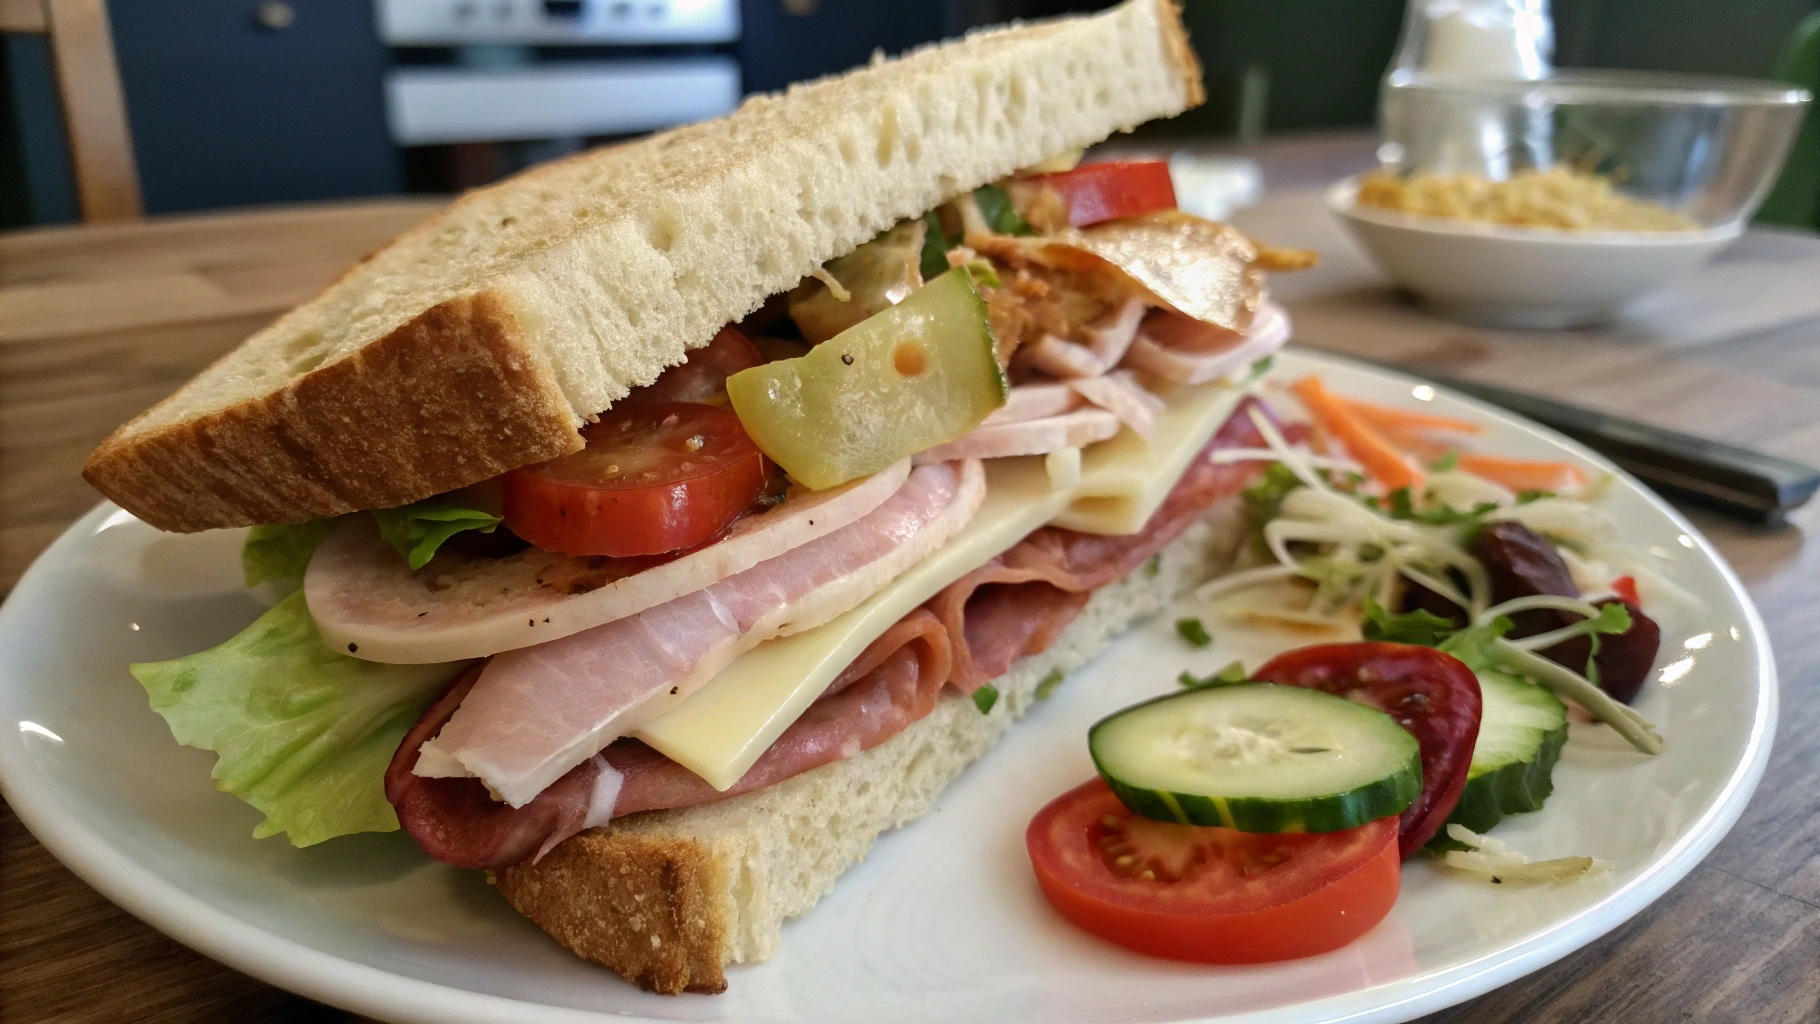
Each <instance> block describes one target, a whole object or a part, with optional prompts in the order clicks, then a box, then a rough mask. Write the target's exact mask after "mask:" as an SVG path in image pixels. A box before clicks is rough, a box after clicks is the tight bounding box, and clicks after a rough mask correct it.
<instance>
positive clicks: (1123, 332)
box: [1014, 297, 1147, 380]
mask: <svg viewBox="0 0 1820 1024" xmlns="http://www.w3.org/2000/svg"><path fill="white" fill-rule="evenodd" d="M1146 308H1147V307H1146V306H1145V304H1144V300H1143V299H1141V298H1136V297H1133V298H1129V299H1126V300H1125V303H1124V304H1123V305H1121V306H1120V307H1119V308H1118V311H1117V312H1115V313H1113V314H1112V315H1111V316H1109V317H1105V318H1104V319H1101V320H1099V321H1096V322H1095V323H1093V324H1090V325H1088V326H1086V327H1083V328H1081V342H1079V343H1076V342H1072V341H1069V340H1067V339H1065V338H1058V337H1056V336H1055V335H1053V334H1045V335H1043V336H1042V337H1041V338H1039V339H1037V341H1036V342H1035V343H1034V344H1030V345H1025V346H1024V347H1022V348H1020V349H1018V350H1017V355H1016V356H1015V357H1014V358H1015V359H1016V360H1017V362H1018V365H1020V366H1022V367H1024V368H1025V369H1030V370H1038V371H1041V372H1043V373H1046V374H1048V375H1049V376H1051V377H1060V378H1062V379H1063V380H1077V379H1081V378H1086V377H1098V376H1100V375H1101V374H1103V373H1105V372H1106V371H1108V370H1110V369H1112V368H1113V367H1114V366H1117V365H1118V364H1119V360H1121V359H1123V358H1124V357H1125V352H1126V350H1127V349H1129V348H1130V347H1131V343H1132V341H1133V339H1135V338H1136V337H1137V333H1138V327H1139V325H1140V324H1142V323H1143V321H1144V310H1145V309H1146Z"/></svg>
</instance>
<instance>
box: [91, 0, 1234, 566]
mask: <svg viewBox="0 0 1820 1024" xmlns="http://www.w3.org/2000/svg"><path fill="white" fill-rule="evenodd" d="M1201 98H1202V92H1201V84H1200V68H1199V66H1198V65H1197V64H1196V62H1195V59H1194V55H1193V52H1192V51H1191V50H1190V49H1189V48H1188V43H1187V39H1186V37H1185V35H1184V34H1183V31H1182V26H1181V22H1180V20H1179V19H1178V17H1177V13H1176V10H1175V7H1174V5H1173V3H1172V2H1171V0H1128V2H1126V3H1125V4H1123V5H1121V6H1119V7H1116V8H1114V9H1112V10H1110V11H1108V12H1106V13H1104V14H1100V15H1095V16H1093V17H1086V18H1071V19H1061V20H1056V21H1050V22H1043V23H1037V24H1030V25H1024V26H1019V27H1012V28H1007V29H1002V30H998V31H993V32H983V33H978V34H975V35H973V36H970V37H968V38H967V39H965V40H960V41H956V42H951V43H946V44H942V45H939V46H932V47H928V48H925V49H922V50H918V51H916V52H913V53H911V54H908V55H906V56H904V57H903V58H901V59H899V60H895V61H880V62H875V63H874V64H873V65H872V66H871V67H867V68H862V69H858V70H855V71H852V72H849V73H847V74H845V75H841V76H838V77H833V78H828V79H823V80H821V81H818V82H812V83H809V84H806V85H802V86H797V87H794V88H792V89H790V90H789V91H788V92H786V93H780V94H776V95H769V96H757V97H753V98H751V99H749V100H747V101H746V102H745V103H744V104H743V105H742V106H741V107H740V108H739V110H738V111H737V112H735V113H734V114H732V115H730V116H728V117H725V118H721V119H719V120H715V121H709V122H704V123H702V124H697V125H692V126H689V127H685V128H680V129H677V130H675V131H670V132H665V133H663V134H660V135H655V136H652V137H650V138H647V139H644V140H642V141H639V142H635V143H631V144H627V145H620V146H613V147H608V148H604V149H600V150H596V151H593V152H590V153H585V154H582V155H580V156H577V157H574V158H571V159H568V160H563V161H560V162H557V163H554V164H550V165H546V166H543V167H539V168H535V169H533V170H531V171H529V172H527V173H524V174H520V175H518V176H516V177H514V178H511V179H509V180H507V181H505V182H502V183H500V184H498V185H495V186H493V187H490V188H486V189H482V190H480V191H477V192H473V193H470V194H469V195H466V196H464V197H462V198H461V199H460V200H459V201H457V202H456V203H455V204H454V205H452V206H451V207H449V208H448V210H446V211H445V212H443V213H441V214H439V215H438V216H436V217H434V218H432V219H431V220H430V221H428V222H426V223H424V224H423V225H421V226H419V227H417V228H415V229H413V230H411V231H410V232H408V233H406V234H405V235H403V236H402V237H400V238H399V239H397V240H396V241H394V242H393V243H392V244H391V245H390V246H388V247H386V248H385V249H382V250H380V251H379V252H378V253H375V254H374V255H373V256H371V257H369V258H368V259H367V260H366V261H365V262H363V263H361V264H360V265H359V266H356V267H355V268H353V269H352V270H350V271H348V272H347V274H345V275H343V276H342V278H341V279H340V280H339V281H337V282H336V283H335V284H333V285H332V286H330V287H329V289H328V290H327V291H325V292H323V293H322V294H321V295H319V296H317V297H316V298H314V299H312V300H310V301H309V302H307V303H305V304H303V305H302V306H299V307H297V308H296V309H294V310H292V311H291V312H290V313H288V314H286V315H285V316H283V317H281V318H280V319H279V320H278V321H277V322H276V323H274V324H272V325H271V326H269V327H267V328H265V329H264V330H262V331H260V332H259V333H257V334H255V335H253V337H251V338H249V339H248V340H247V341H246V342H245V343H244V344H242V345H241V346H240V347H239V348H238V349H236V350H235V351H234V352H232V353H230V354H229V355H227V356H226V357H224V358H223V359H221V360H220V361H219V362H217V363H215V364H214V365H213V366H211V367H209V368H208V369H207V370H205V371H203V373H202V374H201V375H199V376H198V377H197V378H196V379H195V380H193V381H191V382H190V383H189V384H187V385H185V386H184V387H183V388H182V389H181V390H179V391H178V392H177V393H176V394H174V395H172V396H171V397H170V398H168V399H166V400H165V401H163V402H161V403H159V404H158V405H157V406H154V407H153V408H152V409H151V410H150V411H148V412H146V413H144V414H143V415H141V416H139V417H138V418H137V419H135V420H133V421H132V422H130V423H128V424H126V425H125V426H124V427H121V428H120V429H119V430H118V431H115V432H114V434H113V435H112V436H111V437H109V438H108V439H107V440H106V441H105V442H103V443H102V445H101V447H100V448H98V449H96V451H95V453H94V454H93V455H92V456H90V458H89V461H88V465H87V466H86V467H85V468H84V470H83V473H84V475H85V476H87V477H88V479H89V481H90V482H91V483H93V484H94V485H95V486H96V487H97V488H98V489H100V490H101V492H102V493H104V494H106V495H107V496H108V497H110V498H112V499H114V500H115V501H117V502H119V503H120V505H121V506H123V507H124V508H126V509H128V510H129V511H131V512H133V513H135V514H136V515H138V516H139V517H140V518H142V519H144V520H145V521H146V522H149V523H151V524H152V525H154V526H157V527H159V528H161V529H166V530H184V531H191V530H203V529H210V528H214V527H225V526H242V525H247V524H253V523H284V522H301V521H304V520H308V519H311V518H314V517H317V516H327V515H337V514H340V513H344V512H351V511H355V510H359V509H370V508H385V507H391V506H396V505H401V504H405V503H407V502H411V501H415V500H417V499H420V498H424V497H428V496H429V495H432V494H436V493H439V492H441V491H446V490H450V489H453V488H455V487H460V486H464V485H467V484H470V483H474V482H475V481H478V480H482V479H485V478H487V477H491V476H495V475H498V474H499V473H501V472H504V471H505V470H507V469H511V468H513V467H515V466H520V465H525V464H527V463H531V462H537V461H541V460H543V459H548V458H553V457H555V456H558V455H562V454H566V453H568V452H570V451H574V450H576V449H578V448H580V446H581V438H580V435H579V434H578V433H577V429H576V428H577V426H578V425H579V424H580V423H581V422H582V421H583V420H584V419H586V418H588V417H591V416H593V415H595V414H596V413H598V412H600V411H601V410H603V409H605V408H607V407H608V406H609V405H610V404H611V403H612V402H613V401H614V400H616V399H618V398H620V397H621V396H623V395H625V393H626V392H627V390H628V389H630V388H632V387H634V386H637V385H640V384H645V383H649V382H650V381H651V380H653V379H654V378H655V377H656V376H657V374H658V373H659V372H660V371H661V370H662V369H663V368H664V367H666V366H670V365H674V364H676V363H678V362H680V361H682V358H683V354H684V351H685V350H686V349H687V348H695V347H699V346H701V345H705V344H707V342H708V341H709V339H711V338H712V337H713V335H714V333H715V332H716V331H717V330H718V329H719V328H720V327H721V326H722V325H723V324H726V323H727V322H729V321H732V320H737V319H740V318H741V317H743V316H745V315H746V314H747V313H750V312H751V311H753V310H754V309H757V308H758V307H759V305H760V304H761V303H762V302H763V301H764V300H765V298H766V297H767V296H769V295H772V294H775V293H777V292H780V291H783V290H785V289H787V288H790V287H791V286H793V285H795V284H796V283H797V282H798V281H800V280H801V279H802V278H803V277H804V276H805V275H806V274H808V273H809V272H811V271H812V270H814V269H815V268H816V267H818V266H820V265H821V264H822V263H824V262H826V261H827V260H829V259H832V258H834V257H836V256H839V255H841V254H843V253H846V252H849V251H851V250H852V249H853V248H854V247H855V246H857V245H859V244H860V243H861V242H864V241H865V240H867V239H868V238H871V237H872V236H873V235H875V234H877V233H878V232H880V231H882V230H884V229H885V228H887V227H889V226H891V225H892V224H893V223H895V222H897V221H899V220H901V219H903V218H906V217H912V216H916V215H919V214H921V213H922V212H923V211H925V210H928V209H930V208H931V207H933V206H936V205H937V204H939V203H941V202H942V201H944V200H947V199H949V198H952V197H953V196H955V195H957V194H959V193H960V192H963V191H965V190H967V189H971V188H974V187H977V186H979V185H981V184H984V183H986V182H989V181H993V180H996V179H998V178H1002V177H1004V176H1005V175H1008V174H1010V173H1011V172H1013V171H1015V170H1016V169H1018V168H1019V167H1024V166H1028V165H1030V164H1032V163H1035V162H1037V161H1038V160H1041V159H1043V158H1045V157H1047V156H1050V155H1052V154H1054V153H1057V152H1060V151H1062V150H1066V149H1069V148H1073V147H1077V146H1085V145H1089V144H1092V143H1095V142H1098V141H1100V140H1101V139H1104V138H1105V137H1106V136H1108V135H1110V134H1112V133H1113V132H1115V131H1120V130H1128V129H1130V128H1132V127H1135V126H1136V125H1138V124H1141V123H1142V122H1144V121H1148V120H1151V119H1153V118H1157V117H1165V116H1170V115H1174V114H1177V113H1180V112H1181V111H1182V110H1184V109H1186V108H1188V107H1190V106H1193V105H1194V104H1196V103H1198V102H1200V100H1201Z"/></svg>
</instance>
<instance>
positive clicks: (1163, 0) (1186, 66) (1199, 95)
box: [1156, 0, 1207, 109]
mask: <svg viewBox="0 0 1820 1024" xmlns="http://www.w3.org/2000/svg"><path fill="white" fill-rule="evenodd" d="M1156 4H1157V8H1158V10H1157V22H1158V23H1159V24H1160V25H1161V26H1162V28H1163V49H1164V50H1165V51H1167V52H1168V54H1169V56H1170V63H1171V64H1173V65H1175V68H1176V70H1177V72H1178V73H1180V74H1181V76H1182V87H1183V88H1184V89H1186V90H1187V93H1188V107H1189V108H1190V109H1193V108H1194V107H1198V106H1200V105H1201V104H1203V103H1205V102H1207V86H1206V83H1205V82H1204V81H1202V79H1203V78H1205V77H1206V72H1204V71H1203V70H1202V68H1201V59H1200V57H1198V56H1197V55H1196V54H1195V52H1194V46H1193V45H1192V44H1190V43H1189V42H1188V29H1187V28H1186V27H1184V26H1183V25H1182V5H1181V4H1180V3H1178V2H1177V0H1156Z"/></svg>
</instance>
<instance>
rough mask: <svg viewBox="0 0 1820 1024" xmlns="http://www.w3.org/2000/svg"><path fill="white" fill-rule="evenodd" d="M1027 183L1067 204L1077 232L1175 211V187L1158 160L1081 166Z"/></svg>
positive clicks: (1044, 175) (1042, 175) (1167, 172)
mask: <svg viewBox="0 0 1820 1024" xmlns="http://www.w3.org/2000/svg"><path fill="white" fill-rule="evenodd" d="M1028 180H1029V181H1030V182H1032V183H1034V184H1037V185H1044V186H1047V187H1049V188H1052V189H1054V190H1055V191H1056V192H1058V193H1060V194H1061V197H1062V199H1063V201H1065V202H1066V203H1067V204H1068V223H1070V224H1073V225H1074V226H1075V227H1077V228H1080V227H1086V226H1087V225H1089V224H1098V223H1099V222H1100V221H1103V220H1116V219H1117V218H1119V217H1135V216H1137V215H1138V214H1140V213H1151V212H1153V211H1155V210H1173V209H1175V183H1174V182H1172V181H1170V180H1169V165H1168V164H1167V163H1165V162H1164V161H1162V160H1114V161H1110V162H1108V163H1103V164H1082V165H1081V166H1079V167H1076V168H1075V169H1074V170H1072V171H1063V172H1062V173H1060V174H1041V175H1038V176H1036V177H1034V178H1030V179H1028Z"/></svg>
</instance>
